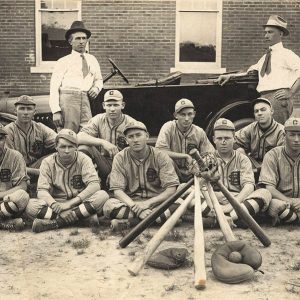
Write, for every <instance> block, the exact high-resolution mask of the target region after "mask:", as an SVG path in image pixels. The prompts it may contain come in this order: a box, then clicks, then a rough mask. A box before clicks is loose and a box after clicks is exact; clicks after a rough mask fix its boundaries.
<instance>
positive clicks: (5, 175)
mask: <svg viewBox="0 0 300 300" xmlns="http://www.w3.org/2000/svg"><path fill="white" fill-rule="evenodd" d="M0 180H1V181H2V182H9V181H10V180H11V171H10V169H1V171H0Z"/></svg>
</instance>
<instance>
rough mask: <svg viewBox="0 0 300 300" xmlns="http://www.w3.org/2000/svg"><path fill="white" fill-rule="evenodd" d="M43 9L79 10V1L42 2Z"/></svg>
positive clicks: (47, 0)
mask: <svg viewBox="0 0 300 300" xmlns="http://www.w3.org/2000/svg"><path fill="white" fill-rule="evenodd" d="M41 8H47V9H65V8H73V9H74V8H78V0H41Z"/></svg>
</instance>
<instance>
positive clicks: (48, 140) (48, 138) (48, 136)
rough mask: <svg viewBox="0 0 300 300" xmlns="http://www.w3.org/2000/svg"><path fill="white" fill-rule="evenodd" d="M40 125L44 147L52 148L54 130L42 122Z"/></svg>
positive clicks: (53, 144) (54, 135) (53, 145)
mask: <svg viewBox="0 0 300 300" xmlns="http://www.w3.org/2000/svg"><path fill="white" fill-rule="evenodd" d="M41 125H42V129H43V131H44V145H45V148H46V149H54V148H55V138H56V135H57V134H56V132H55V131H54V130H52V129H51V128H49V127H47V126H46V125H44V124H41Z"/></svg>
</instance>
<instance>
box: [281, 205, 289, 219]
mask: <svg viewBox="0 0 300 300" xmlns="http://www.w3.org/2000/svg"><path fill="white" fill-rule="evenodd" d="M289 212H290V209H289V208H287V209H285V210H284V211H283V212H282V213H281V214H280V215H279V218H280V219H283V218H285V217H286V216H287V215H288V214H289Z"/></svg>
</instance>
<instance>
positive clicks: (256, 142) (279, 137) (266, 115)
mask: <svg viewBox="0 0 300 300" xmlns="http://www.w3.org/2000/svg"><path fill="white" fill-rule="evenodd" d="M253 108H254V117H255V122H253V123H251V124H249V125H248V126H246V127H244V128H242V129H240V130H239V131H237V132H236V133H235V139H236V141H235V148H238V149H237V151H241V152H242V153H244V154H247V155H248V157H249V158H250V160H251V162H252V164H253V167H254V168H253V169H260V166H261V163H262V161H263V158H264V156H265V154H266V153H267V152H268V151H269V150H271V149H273V148H274V147H277V146H282V145H283V144H284V126H283V125H282V124H280V123H278V122H276V121H275V120H274V119H273V113H274V110H273V108H272V106H271V102H270V101H269V100H268V99H265V98H257V99H255V100H254V101H253Z"/></svg>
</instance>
